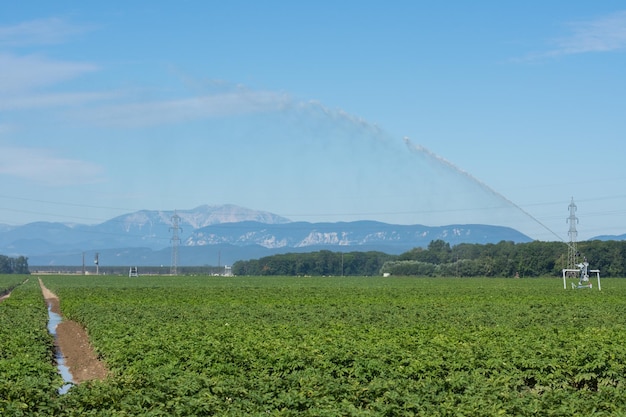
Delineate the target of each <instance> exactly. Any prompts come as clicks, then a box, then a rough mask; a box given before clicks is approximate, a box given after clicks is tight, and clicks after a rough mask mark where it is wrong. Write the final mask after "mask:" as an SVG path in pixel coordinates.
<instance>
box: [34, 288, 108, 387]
mask: <svg viewBox="0 0 626 417" xmlns="http://www.w3.org/2000/svg"><path fill="white" fill-rule="evenodd" d="M39 285H40V286H41V292H42V293H43V297H44V298H45V300H46V302H47V303H48V305H50V309H51V310H52V312H54V313H57V314H58V315H60V316H62V313H61V309H60V307H59V298H58V297H57V296H56V295H55V294H54V293H52V292H51V291H50V290H48V289H47V288H46V287H45V286H44V284H43V282H42V281H41V279H40V280H39ZM56 333H57V335H56V342H55V343H56V344H57V347H58V348H59V349H60V350H61V353H62V354H63V357H64V358H65V365H66V366H67V367H68V368H69V371H70V373H71V374H72V379H73V382H74V383H75V384H80V383H81V382H85V381H89V380H94V379H96V380H102V379H104V378H106V376H107V374H108V370H107V368H106V366H105V364H104V363H103V362H102V361H100V360H99V359H98V356H97V355H96V353H95V351H94V349H93V347H92V346H91V344H90V343H89V337H88V335H87V332H86V331H85V329H84V328H83V326H81V325H80V324H79V323H77V322H75V321H72V320H65V319H63V321H61V323H59V325H58V326H57V329H56Z"/></svg>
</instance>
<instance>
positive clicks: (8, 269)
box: [0, 255, 29, 275]
mask: <svg viewBox="0 0 626 417" xmlns="http://www.w3.org/2000/svg"><path fill="white" fill-rule="evenodd" d="M28 273H29V272H28V258H26V257H24V256H18V257H17V258H11V257H8V256H4V255H0V274H22V275H24V274H28Z"/></svg>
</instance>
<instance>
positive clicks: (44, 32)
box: [0, 17, 89, 48]
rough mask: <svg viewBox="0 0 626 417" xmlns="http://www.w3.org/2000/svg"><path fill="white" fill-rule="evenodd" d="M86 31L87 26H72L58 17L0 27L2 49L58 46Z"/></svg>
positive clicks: (0, 45)
mask: <svg viewBox="0 0 626 417" xmlns="http://www.w3.org/2000/svg"><path fill="white" fill-rule="evenodd" d="M86 30H89V28H88V27H87V26H76V25H72V24H70V23H68V22H66V21H65V20H63V19H60V18H56V17H51V18H47V19H36V20H31V21H28V22H22V23H18V24H16V25H10V26H0V47H12V48H15V47H22V46H32V45H50V44H57V43H62V42H64V41H66V40H67V39H68V38H69V37H71V36H73V35H76V34H79V33H83V32H85V31H86Z"/></svg>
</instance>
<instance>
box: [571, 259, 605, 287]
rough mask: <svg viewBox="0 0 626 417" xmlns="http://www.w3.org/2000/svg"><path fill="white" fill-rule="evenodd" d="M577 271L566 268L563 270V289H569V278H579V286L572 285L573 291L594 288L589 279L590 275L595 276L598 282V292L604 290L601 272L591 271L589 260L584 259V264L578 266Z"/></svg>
mask: <svg viewBox="0 0 626 417" xmlns="http://www.w3.org/2000/svg"><path fill="white" fill-rule="evenodd" d="M576 266H577V267H578V268H577V269H571V268H565V269H563V289H567V278H568V277H578V284H575V283H573V282H572V283H571V285H572V288H573V289H581V288H593V284H592V282H591V280H590V279H589V274H595V275H596V279H597V280H598V290H602V286H601V285H600V270H599V269H589V262H587V258H584V260H583V262H581V263H579V264H576Z"/></svg>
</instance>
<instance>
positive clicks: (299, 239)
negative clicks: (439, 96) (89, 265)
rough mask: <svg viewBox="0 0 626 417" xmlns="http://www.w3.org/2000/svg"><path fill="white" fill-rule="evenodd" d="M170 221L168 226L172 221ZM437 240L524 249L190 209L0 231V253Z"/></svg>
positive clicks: (142, 261)
mask: <svg viewBox="0 0 626 417" xmlns="http://www.w3.org/2000/svg"><path fill="white" fill-rule="evenodd" d="M175 218H176V220H175ZM437 239H441V240H444V241H446V242H448V243H450V244H451V245H455V244H459V243H480V244H485V243H498V242H500V241H502V240H507V241H513V242H516V243H522V242H530V241H531V240H532V239H531V238H529V237H528V236H526V235H524V234H522V233H520V232H518V231H516V230H514V229H512V228H508V227H502V226H490V225H480V224H470V225H448V226H437V227H431V226H423V225H419V224H416V225H394V224H387V223H382V222H375V221H354V222H337V223H309V222H292V221H290V220H289V219H287V218H284V217H281V216H278V215H276V214H272V213H268V212H264V211H257V210H251V209H247V208H243V207H239V206H235V205H217V206H209V205H203V206H200V207H196V208H195V209H192V210H176V211H154V210H141V211H137V212H134V213H129V214H125V215H121V216H118V217H115V218H113V219H110V220H108V221H105V222H103V223H100V224H95V225H85V224H73V223H72V224H69V223H56V222H35V223H29V224H26V225H22V226H8V225H0V254H3V255H7V256H20V255H23V256H27V257H28V258H29V265H31V266H34V265H36V266H46V265H68V266H75V265H80V264H81V263H82V262H83V261H84V257H85V256H88V257H89V256H94V255H95V253H98V256H99V261H100V265H111V266H120V265H135V266H145V265H150V266H158V265H163V266H168V267H169V266H170V265H171V262H172V246H173V244H175V243H177V246H178V253H177V254H178V256H177V260H178V262H177V263H178V265H181V266H183V265H184V266H201V265H213V266H214V265H229V264H232V263H233V262H235V261H237V260H247V259H254V258H260V257H263V256H267V255H272V254H277V253H287V252H312V251H317V250H322V249H327V250H332V251H343V252H352V251H381V252H385V253H390V254H400V253H403V252H406V251H408V250H410V249H412V248H415V247H426V246H427V245H428V244H429V243H430V242H431V241H433V240H437Z"/></svg>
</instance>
